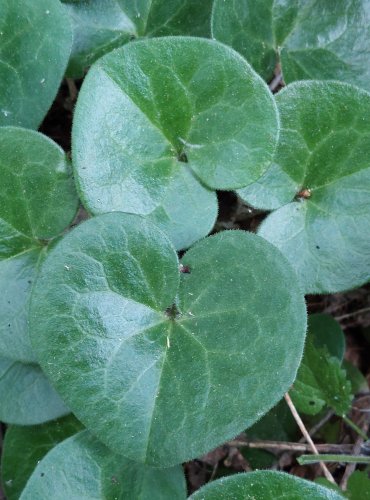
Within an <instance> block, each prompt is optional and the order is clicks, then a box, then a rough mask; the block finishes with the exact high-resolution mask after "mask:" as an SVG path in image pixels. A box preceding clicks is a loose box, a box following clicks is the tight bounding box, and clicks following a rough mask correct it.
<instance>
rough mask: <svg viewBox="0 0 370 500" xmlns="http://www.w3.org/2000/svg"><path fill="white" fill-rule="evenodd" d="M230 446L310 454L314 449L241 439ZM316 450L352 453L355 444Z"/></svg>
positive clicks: (324, 447)
mask: <svg viewBox="0 0 370 500" xmlns="http://www.w3.org/2000/svg"><path fill="white" fill-rule="evenodd" d="M227 444H228V445H229V446H235V447H237V448H242V447H243V448H256V449H261V450H268V449H271V450H281V451H300V452H308V451H311V450H312V448H311V446H310V445H309V444H305V443H291V442H286V441H264V440H255V441H244V440H241V439H234V440H233V441H229V442H228V443H227ZM316 449H317V450H318V451H319V452H320V453H328V454H329V453H344V454H347V453H351V452H352V450H353V444H317V445H316Z"/></svg>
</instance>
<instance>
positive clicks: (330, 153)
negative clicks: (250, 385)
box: [259, 82, 370, 293]
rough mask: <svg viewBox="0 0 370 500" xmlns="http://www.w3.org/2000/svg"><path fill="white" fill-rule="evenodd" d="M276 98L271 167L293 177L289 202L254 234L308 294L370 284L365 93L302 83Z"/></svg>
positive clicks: (369, 145) (369, 143) (368, 104)
mask: <svg viewBox="0 0 370 500" xmlns="http://www.w3.org/2000/svg"><path fill="white" fill-rule="evenodd" d="M276 99H277V103H278V107H279V110H280V114H281V120H282V131H281V140H280V143H279V148H278V150H277V153H276V157H275V163H276V164H277V165H279V167H280V168H281V170H282V171H284V172H285V174H287V175H288V176H289V177H290V178H291V181H292V182H291V183H290V184H287V190H288V191H289V193H287V196H289V197H290V199H291V200H292V199H293V201H292V202H291V203H288V204H287V205H284V206H283V207H281V208H279V209H278V210H276V211H275V212H273V213H272V214H270V215H269V216H268V217H267V219H265V221H264V222H263V223H262V225H261V227H260V229H259V234H260V235H261V236H263V237H264V238H266V239H267V240H269V241H270V242H271V243H273V244H274V245H276V246H277V247H278V248H279V249H280V250H281V251H282V253H283V254H284V255H285V256H286V257H287V258H288V259H289V261H290V262H291V264H292V265H293V267H294V268H295V269H296V271H297V273H298V275H299V277H300V279H301V282H302V286H303V288H304V290H305V291H306V293H326V292H339V291H341V290H346V289H348V288H353V287H356V286H359V285H361V284H363V283H365V282H367V281H368V280H369V279H370V241H369V238H368V229H369V224H370V159H369V158H370V94H368V93H367V92H365V91H363V90H360V89H357V88H356V87H353V86H351V85H348V84H345V83H339V82H300V83H295V84H291V85H288V87H286V89H284V90H283V91H282V92H280V93H279V94H278V95H277V98H276ZM295 195H296V197H295V199H294V196H295Z"/></svg>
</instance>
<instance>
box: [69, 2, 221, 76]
mask: <svg viewBox="0 0 370 500" xmlns="http://www.w3.org/2000/svg"><path fill="white" fill-rule="evenodd" d="M63 2H64V3H65V4H66V6H67V8H68V10H69V13H70V15H71V18H72V21H73V33H74V37H73V48H72V55H71V59H70V62H69V66H68V74H69V75H71V76H81V75H82V74H83V70H84V69H85V68H86V67H87V66H90V65H91V64H92V63H93V62H94V61H95V60H96V59H98V58H99V57H101V56H102V55H103V54H106V53H107V52H110V51H111V50H112V49H114V48H116V47H120V46H121V45H123V44H125V43H127V42H128V41H129V40H131V39H133V38H137V37H149V36H150V37H153V36H164V35H193V36H205V37H208V36H209V35H210V17H211V7H212V0H202V1H201V2H199V0H171V2H169V1H168V0H156V1H154V2H153V1H152V0H141V1H140V2H133V1H132V0H63Z"/></svg>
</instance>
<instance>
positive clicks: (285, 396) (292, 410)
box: [284, 393, 336, 484]
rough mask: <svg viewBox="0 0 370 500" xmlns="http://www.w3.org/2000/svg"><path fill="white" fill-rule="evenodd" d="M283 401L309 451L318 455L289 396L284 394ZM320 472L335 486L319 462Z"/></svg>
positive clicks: (330, 476)
mask: <svg viewBox="0 0 370 500" xmlns="http://www.w3.org/2000/svg"><path fill="white" fill-rule="evenodd" d="M284 398H285V401H286V402H287V405H288V406H289V409H290V411H291V413H292V415H293V417H294V420H295V421H296V422H297V425H298V427H299V428H300V430H301V432H302V434H303V436H304V437H305V439H306V441H307V443H308V444H309V445H310V448H311V451H313V452H314V454H315V455H318V454H319V452H318V450H317V448H316V446H315V443H314V442H313V441H312V439H311V436H310V435H309V433H308V430H307V429H306V427H305V425H304V423H303V421H302V419H301V417H300V416H299V413H298V412H297V410H296V407H295V406H294V403H293V401H292V400H291V398H290V396H289V394H288V393H286V394H284ZM319 464H320V467H321V470H322V471H323V473H324V476H325V477H326V479H327V480H328V481H330V482H331V483H333V484H336V482H335V481H334V478H333V476H332V475H331V473H330V471H329V469H328V468H327V467H326V465H325V464H324V463H323V462H319Z"/></svg>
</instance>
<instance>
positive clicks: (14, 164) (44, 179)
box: [0, 127, 78, 362]
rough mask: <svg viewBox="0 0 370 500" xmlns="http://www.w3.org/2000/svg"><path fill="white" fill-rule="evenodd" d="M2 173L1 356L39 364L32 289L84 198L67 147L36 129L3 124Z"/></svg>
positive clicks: (0, 142) (0, 132)
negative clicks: (49, 247)
mask: <svg viewBox="0 0 370 500" xmlns="http://www.w3.org/2000/svg"><path fill="white" fill-rule="evenodd" d="M0 176H1V183H2V187H1V190H0V310H1V315H0V356H4V357H6V358H10V359H14V360H18V361H26V362H34V361H36V359H35V357H34V354H33V352H32V348H31V344H30V340H29V338H28V327H27V318H28V302H29V294H30V290H31V287H32V283H33V281H34V279H35V277H36V275H37V272H38V268H39V265H40V263H41V261H42V259H43V258H44V255H45V253H46V246H45V244H46V240H49V239H50V238H53V237H54V236H57V235H58V234H60V233H61V232H62V231H63V230H64V229H65V227H66V226H67V225H68V224H69V223H70V222H71V221H72V219H73V217H74V215H75V213H76V210H77V203H78V199H77V194H76V191H75V187H74V183H73V179H72V169H71V166H70V164H69V163H68V161H67V159H66V156H65V154H64V152H63V151H62V149H61V148H60V147H59V146H57V145H56V144H55V143H54V142H52V141H51V140H50V139H47V138H46V137H45V136H43V135H41V134H39V133H37V132H33V131H31V130H26V129H20V128H15V127H1V128H0ZM60 200H63V203H60Z"/></svg>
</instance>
